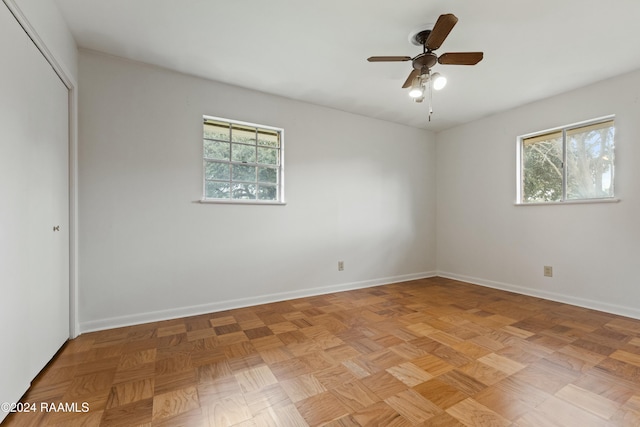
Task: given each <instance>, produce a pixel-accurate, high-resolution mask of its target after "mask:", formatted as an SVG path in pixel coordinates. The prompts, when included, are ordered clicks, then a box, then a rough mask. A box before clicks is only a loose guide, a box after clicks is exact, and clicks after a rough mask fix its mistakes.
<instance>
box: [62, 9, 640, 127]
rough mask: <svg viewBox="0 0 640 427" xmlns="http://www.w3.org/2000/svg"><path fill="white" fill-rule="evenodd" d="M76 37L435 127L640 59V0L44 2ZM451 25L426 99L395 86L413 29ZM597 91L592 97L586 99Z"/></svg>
mask: <svg viewBox="0 0 640 427" xmlns="http://www.w3.org/2000/svg"><path fill="white" fill-rule="evenodd" d="M56 2H57V3H58V5H59V6H60V9H61V11H62V14H63V16H64V17H65V19H66V20H67V22H68V24H69V26H70V28H71V31H72V33H73V35H74V37H75V39H76V42H77V43H78V45H79V46H80V47H82V48H88V49H93V50H97V51H101V52H106V53H109V54H112V55H117V56H120V57H124V58H129V59H133V60H137V61H142V62H146V63H150V64H155V65H159V66H161V67H165V68H169V69H173V70H177V71H180V72H183V73H187V74H192V75H196V76H200V77H204V78H208V79H212V80H217V81H220V82H224V83H229V84H233V85H237V86H242V87H247V88H251V89H255V90H259V91H263V92H267V93H271V94H277V95H281V96H285V97H289V98H294V99H299V100H304V101H307V102H311V103H314V104H319V105H324V106H328V107H332V108H337V109H340V110H344V111H349V112H353V113H358V114H363V115H366V116H370V117H376V118H380V119H384V120H389V121H393V122H397V123H404V124H407V125H411V126H415V127H421V128H425V129H430V130H433V131H441V130H443V129H447V128H450V127H452V126H455V125H458V124H461V123H465V122H468V121H472V120H475V119H478V118H480V117H483V116H487V115H490V114H493V113H496V112H498V111H502V110H506V109H509V108H512V107H515V106H518V105H522V104H525V103H528V102H531V101H534V100H536V99H541V98H545V97H548V96H551V95H554V94H557V93H561V92H565V91H567V90H571V89H573V88H577V87H580V86H584V85H586V84H589V83H592V82H596V81H599V80H603V79H605V78H607V77H611V76H615V75H619V74H622V73H625V72H628V71H631V70H635V69H640V37H639V35H638V33H637V32H636V30H637V27H636V25H638V23H639V18H640V1H639V0H606V1H605V0H482V1H478V0H466V1H464V0H428V1H427V0H421V1H418V0H394V1H384V2H383V1H381V0H378V1H377V2H375V1H371V0H318V1H305V0H108V1H105V0H56ZM443 13H453V14H455V15H456V16H457V17H458V19H459V22H458V24H457V25H456V26H455V27H454V29H453V31H452V32H451V34H450V35H449V37H448V38H447V40H446V41H445V42H444V44H443V45H442V47H441V48H440V49H439V50H438V51H437V53H438V54H442V53H445V52H460V51H484V59H483V61H482V62H480V63H479V64H478V65H476V66H454V65H436V66H435V67H434V71H439V72H441V73H442V74H445V75H446V76H447V77H448V79H449V83H448V85H447V87H446V88H445V89H444V90H442V91H440V92H435V93H434V95H433V108H434V114H433V117H432V121H431V122H428V121H427V112H428V106H427V105H425V104H424V103H423V104H416V103H414V102H412V101H411V100H410V98H409V97H408V95H407V90H406V89H401V86H402V84H403V83H404V80H405V79H406V77H407V75H408V74H409V72H410V71H411V65H410V63H409V62H398V63H369V62H367V61H366V58H367V57H369V56H372V55H407V56H415V55H416V54H418V53H419V52H420V51H421V50H420V48H419V47H416V46H413V45H411V44H410V43H409V41H408V35H409V33H410V32H411V30H413V29H415V28H416V27H419V26H420V25H421V24H425V23H434V22H435V21H436V19H437V18H438V16H439V15H440V14H443ZM596 101H597V100H596Z"/></svg>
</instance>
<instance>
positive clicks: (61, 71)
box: [2, 0, 80, 339]
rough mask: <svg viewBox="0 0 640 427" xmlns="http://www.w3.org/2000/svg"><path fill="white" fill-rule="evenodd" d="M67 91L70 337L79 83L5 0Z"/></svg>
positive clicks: (72, 333)
mask: <svg viewBox="0 0 640 427" xmlns="http://www.w3.org/2000/svg"><path fill="white" fill-rule="evenodd" d="M2 1H3V2H4V4H5V5H6V6H7V8H8V9H9V11H10V12H11V14H12V15H13V16H14V18H15V19H16V20H17V21H18V23H19V24H20V26H21V27H22V29H23V30H24V31H25V33H27V35H28V36H29V38H30V39H31V40H32V41H33V43H34V44H35V46H36V47H37V48H38V50H39V51H40V53H41V54H42V56H43V57H44V58H45V59H46V61H47V62H48V63H49V64H50V65H51V67H52V68H53V71H54V72H55V73H56V74H57V75H58V77H59V78H60V80H62V83H63V84H64V85H65V86H66V88H67V90H68V93H69V95H68V100H69V101H68V108H69V338H71V339H73V338H75V337H77V336H78V335H79V334H80V322H79V319H78V90H77V87H78V83H77V82H76V80H75V78H74V77H73V76H72V75H71V73H69V72H68V70H67V69H66V68H65V66H64V65H63V64H62V63H61V62H60V61H58V60H57V58H56V56H55V55H54V54H53V52H51V51H50V50H49V48H48V47H47V45H46V43H45V42H44V41H43V40H42V38H41V37H40V35H39V34H38V31H37V30H36V29H35V28H34V27H33V25H31V23H30V22H29V20H28V19H27V17H26V16H25V14H24V13H23V12H22V10H21V9H20V7H19V6H18V5H17V4H16V2H15V0H2Z"/></svg>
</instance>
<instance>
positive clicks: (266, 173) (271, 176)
mask: <svg viewBox="0 0 640 427" xmlns="http://www.w3.org/2000/svg"><path fill="white" fill-rule="evenodd" d="M258 181H259V182H270V183H273V184H277V182H278V170H277V169H275V168H258Z"/></svg>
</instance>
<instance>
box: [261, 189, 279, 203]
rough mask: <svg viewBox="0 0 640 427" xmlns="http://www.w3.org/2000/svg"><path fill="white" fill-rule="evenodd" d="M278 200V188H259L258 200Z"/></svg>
mask: <svg viewBox="0 0 640 427" xmlns="http://www.w3.org/2000/svg"><path fill="white" fill-rule="evenodd" d="M277 198H278V191H277V187H276V186H266V185H259V186H258V199H260V200H276V199H277Z"/></svg>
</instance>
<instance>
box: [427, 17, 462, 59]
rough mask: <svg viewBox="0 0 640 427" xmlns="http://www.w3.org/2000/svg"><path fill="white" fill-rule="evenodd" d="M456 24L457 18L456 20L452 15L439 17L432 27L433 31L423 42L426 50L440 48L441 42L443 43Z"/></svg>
mask: <svg viewBox="0 0 640 427" xmlns="http://www.w3.org/2000/svg"><path fill="white" fill-rule="evenodd" d="M457 22H458V18H456V16H455V15H454V14H453V13H447V14H446V15H440V17H439V18H438V20H437V21H436V25H434V26H433V30H431V33H430V34H429V37H427V41H426V42H425V45H426V46H427V49H430V50H436V49H438V48H439V47H440V46H442V42H444V39H446V38H447V36H448V35H449V33H450V32H451V30H452V29H453V27H454V26H455V25H456V23H457Z"/></svg>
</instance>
